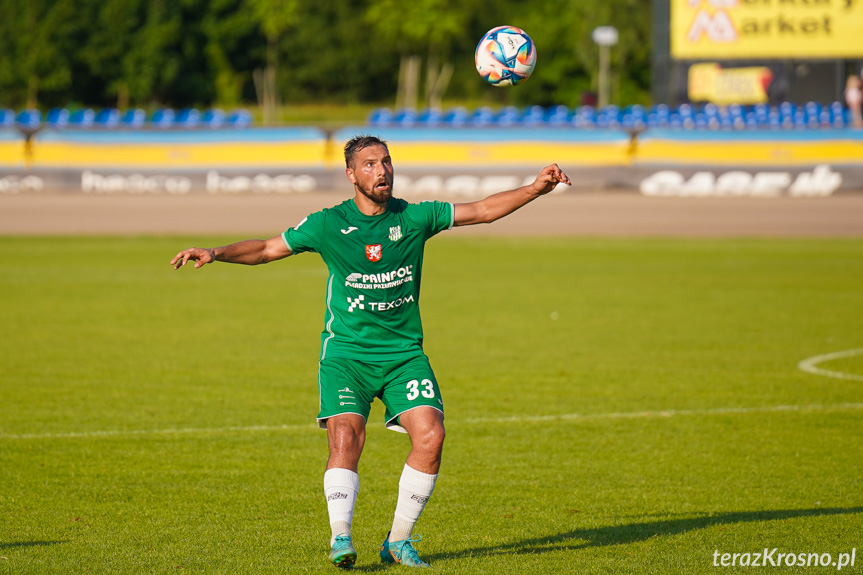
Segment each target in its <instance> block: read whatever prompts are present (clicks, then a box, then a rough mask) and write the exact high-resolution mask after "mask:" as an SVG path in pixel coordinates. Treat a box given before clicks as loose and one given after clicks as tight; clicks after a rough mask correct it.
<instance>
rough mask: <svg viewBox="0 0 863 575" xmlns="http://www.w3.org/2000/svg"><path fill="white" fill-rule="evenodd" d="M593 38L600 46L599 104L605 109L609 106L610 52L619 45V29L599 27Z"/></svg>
mask: <svg viewBox="0 0 863 575" xmlns="http://www.w3.org/2000/svg"><path fill="white" fill-rule="evenodd" d="M591 38H593V41H594V42H595V43H596V45H597V46H599V102H598V106H599V107H600V108H603V107H605V106H607V105H608V67H609V65H608V52H609V48H611V47H612V46H614V45H615V44H617V28H615V27H614V26H598V27H596V28H594V29H593V33H592V34H591Z"/></svg>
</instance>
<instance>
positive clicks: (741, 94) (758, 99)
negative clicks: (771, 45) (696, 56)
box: [689, 63, 773, 106]
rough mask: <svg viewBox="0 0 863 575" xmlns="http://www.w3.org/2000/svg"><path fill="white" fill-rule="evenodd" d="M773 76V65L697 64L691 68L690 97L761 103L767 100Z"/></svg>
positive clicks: (702, 100)
mask: <svg viewBox="0 0 863 575" xmlns="http://www.w3.org/2000/svg"><path fill="white" fill-rule="evenodd" d="M772 79H773V73H772V72H770V68H765V67H763V66H753V67H749V68H723V67H722V66H720V65H719V64H716V63H708V64H695V65H693V66H690V68H689V99H690V100H691V101H692V102H712V103H714V104H717V105H719V106H725V105H728V104H745V105H748V104H762V103H764V102H767V87H768V86H769V85H770V81H771V80H772Z"/></svg>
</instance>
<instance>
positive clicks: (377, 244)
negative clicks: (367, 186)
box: [282, 198, 455, 361]
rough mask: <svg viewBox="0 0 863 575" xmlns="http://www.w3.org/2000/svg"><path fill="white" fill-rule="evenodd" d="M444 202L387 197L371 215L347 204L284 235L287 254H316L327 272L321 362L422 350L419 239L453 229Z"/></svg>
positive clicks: (421, 247) (449, 209)
mask: <svg viewBox="0 0 863 575" xmlns="http://www.w3.org/2000/svg"><path fill="white" fill-rule="evenodd" d="M454 215H455V208H454V207H453V205H452V204H450V203H445V202H422V203H419V204H411V203H408V202H406V201H405V200H401V199H396V198H392V199H390V201H389V202H388V203H387V211H386V212H384V213H383V214H380V215H377V216H367V215H365V214H363V213H362V212H360V210H359V209H358V208H357V205H356V203H354V200H353V199H350V200H347V201H345V202H343V203H341V204H339V205H337V206H334V207H332V208H328V209H325V210H322V211H320V212H315V213H314V214H311V215H310V216H308V217H307V218H305V219H304V220H303V221H301V222H300V223H299V224H297V225H296V226H295V227H293V228H290V229H288V230H287V231H285V232H284V233H283V234H282V239H283V240H284V241H285V244H286V245H287V246H288V249H290V250H291V252H292V253H295V254H298V253H302V252H307V251H309V252H317V253H319V254H320V255H321V258H323V260H324V263H326V265H327V268H328V270H329V279H328V280H327V308H326V313H325V316H324V331H323V332H322V333H321V359H325V358H337V357H342V358H349V359H358V360H364V361H369V360H371V361H389V360H394V359H400V358H403V357H408V356H411V355H415V354H417V353H422V344H423V330H422V322H421V320H420V310H419V297H420V281H421V278H422V264H423V251H424V248H425V242H426V240H428V239H429V238H431V237H432V236H433V235H435V234H437V233H439V232H441V231H443V230H447V229H450V228H452V225H453V219H454Z"/></svg>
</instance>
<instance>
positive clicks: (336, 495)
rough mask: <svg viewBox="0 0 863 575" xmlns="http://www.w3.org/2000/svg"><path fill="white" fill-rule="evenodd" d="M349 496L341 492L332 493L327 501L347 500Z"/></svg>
mask: <svg viewBox="0 0 863 575" xmlns="http://www.w3.org/2000/svg"><path fill="white" fill-rule="evenodd" d="M347 498H348V494H347V493H342V492H341V491H336V492H335V493H330V494H329V495H327V501H335V500H336V499H347Z"/></svg>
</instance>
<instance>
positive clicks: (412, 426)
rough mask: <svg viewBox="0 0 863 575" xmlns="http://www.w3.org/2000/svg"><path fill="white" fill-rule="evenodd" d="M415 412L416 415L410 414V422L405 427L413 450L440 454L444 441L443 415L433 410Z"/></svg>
mask: <svg viewBox="0 0 863 575" xmlns="http://www.w3.org/2000/svg"><path fill="white" fill-rule="evenodd" d="M416 411H417V412H416V413H413V412H410V417H409V420H410V421H409V423H408V425H407V426H406V427H405V429H407V430H408V433H409V434H410V437H411V442H412V443H413V445H414V448H419V449H421V450H422V451H425V452H428V453H440V452H441V450H442V449H443V442H444V439H446V430H445V429H444V425H443V415H442V414H441V413H440V412H439V411H437V410H436V409H433V408H428V409H427V410H422V409H418V410H416ZM406 415H407V414H406ZM403 417H404V416H403Z"/></svg>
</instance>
